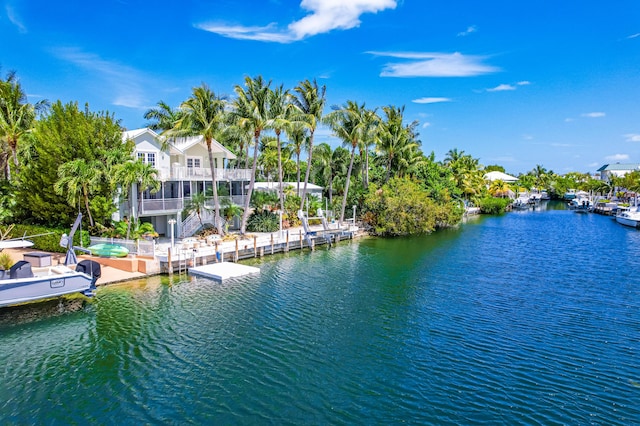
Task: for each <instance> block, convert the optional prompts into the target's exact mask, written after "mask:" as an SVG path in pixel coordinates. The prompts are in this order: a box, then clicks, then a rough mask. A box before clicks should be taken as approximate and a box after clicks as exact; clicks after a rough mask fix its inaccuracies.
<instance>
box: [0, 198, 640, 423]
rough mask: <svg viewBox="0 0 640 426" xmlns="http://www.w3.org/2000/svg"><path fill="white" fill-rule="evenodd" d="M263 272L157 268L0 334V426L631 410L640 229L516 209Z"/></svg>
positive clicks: (555, 418) (637, 345)
mask: <svg viewBox="0 0 640 426" xmlns="http://www.w3.org/2000/svg"><path fill="white" fill-rule="evenodd" d="M603 241H606V244H603V243H602V242H603ZM252 263H253V264H255V265H257V266H259V267H260V268H261V271H262V273H261V276H260V278H259V279H256V278H254V277H251V278H246V279H240V280H235V281H231V282H228V283H224V284H220V283H215V282H212V281H209V280H205V279H196V278H192V277H187V276H176V277H174V278H173V279H172V280H169V278H167V277H161V278H159V277H156V278H152V279H149V280H142V281H137V282H133V283H129V284H125V285H121V286H111V287H107V288H104V289H100V291H99V293H98V297H97V300H96V303H94V304H93V306H92V307H90V308H89V309H87V310H85V311H83V312H78V313H74V314H71V315H67V316H62V317H56V318H51V319H44V320H42V321H40V322H37V323H33V324H26V325H17V326H15V327H8V328H5V329H2V330H0V344H1V345H2V347H3V348H10V350H3V351H0V365H2V370H0V371H2V373H3V377H4V379H5V380H4V381H3V382H2V383H0V401H1V402H0V413H1V414H0V420H1V421H2V422H3V423H18V424H22V423H33V422H36V423H47V424H69V423H100V424H113V423H125V424H126V423H130V424H140V423H144V424H166V423H174V424H175V423H179V424H183V423H195V424H212V423H217V424H238V423H242V424H246V423H256V424H370V423H380V424H384V423H394V424H395V423H413V424H469V423H472V424H492V425H493V424H544V425H546V424H621V425H622V424H625V425H626V424H635V423H638V422H639V421H640V408H639V407H640V368H639V367H638V364H639V363H638V361H639V360H638V356H639V355H638V354H639V353H640V342H639V341H638V338H637V336H638V335H640V309H639V308H640V286H639V284H640V279H639V278H637V271H638V270H639V267H640V232H637V231H635V230H630V229H626V228H622V227H619V226H617V224H615V223H614V222H613V221H611V220H610V219H608V218H605V217H599V216H592V215H575V214H573V213H572V212H568V211H562V210H549V211H544V212H539V211H537V212H519V213H515V214H509V215H505V216H502V217H495V218H481V219H479V220H477V221H474V222H470V223H469V224H467V225H465V226H462V227H461V228H460V229H456V230H448V231H443V232H438V233H436V234H433V235H431V236H428V237H421V238H412V239H402V240H400V239H399V240H377V239H367V240H362V241H359V242H345V243H341V244H339V245H338V246H337V247H334V248H332V249H330V250H326V249H318V250H316V251H315V252H313V253H310V252H302V253H301V252H291V253H288V254H283V255H277V256H274V257H272V258H265V259H256V260H255V261H252ZM23 342H25V343H23ZM62 404H64V405H62ZM63 406H64V409H61V408H60V407H63Z"/></svg>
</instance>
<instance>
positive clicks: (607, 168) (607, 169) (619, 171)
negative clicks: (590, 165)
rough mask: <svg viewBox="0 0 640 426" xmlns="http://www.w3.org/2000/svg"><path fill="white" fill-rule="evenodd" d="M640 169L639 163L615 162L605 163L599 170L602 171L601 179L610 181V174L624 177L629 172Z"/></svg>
mask: <svg viewBox="0 0 640 426" xmlns="http://www.w3.org/2000/svg"><path fill="white" fill-rule="evenodd" d="M637 170H640V164H639V163H626V164H623V163H615V164H605V165H604V166H602V167H600V168H599V169H598V170H597V171H598V172H599V173H600V179H601V180H603V181H609V177H610V176H616V177H622V176H624V175H626V174H627V173H631V172H633V171H637Z"/></svg>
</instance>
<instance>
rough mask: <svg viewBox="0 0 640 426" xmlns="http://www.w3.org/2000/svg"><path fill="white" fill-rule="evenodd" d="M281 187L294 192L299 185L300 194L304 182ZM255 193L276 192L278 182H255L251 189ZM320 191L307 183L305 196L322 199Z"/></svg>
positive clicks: (315, 186)
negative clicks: (291, 189)
mask: <svg viewBox="0 0 640 426" xmlns="http://www.w3.org/2000/svg"><path fill="white" fill-rule="evenodd" d="M282 185H283V187H284V188H285V189H286V188H287V187H289V188H293V190H294V192H295V190H296V189H297V188H298V185H300V193H302V188H303V187H304V182H300V183H299V184H297V183H296V182H282ZM248 187H249V186H248V185H247V189H248ZM253 188H254V189H255V190H256V191H270V192H278V188H279V185H278V182H256V183H255V184H254V187H253ZM322 190H323V188H322V187H321V186H318V185H314V184H313V183H308V182H307V194H310V195H315V196H316V197H318V198H322Z"/></svg>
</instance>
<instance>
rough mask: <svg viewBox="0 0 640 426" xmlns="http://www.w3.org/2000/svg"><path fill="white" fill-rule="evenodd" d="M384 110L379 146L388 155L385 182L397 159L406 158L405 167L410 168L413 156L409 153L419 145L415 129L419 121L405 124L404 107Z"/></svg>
mask: <svg viewBox="0 0 640 426" xmlns="http://www.w3.org/2000/svg"><path fill="white" fill-rule="evenodd" d="M382 111H383V112H384V115H385V117H384V120H383V121H382V123H381V124H380V128H381V129H380V132H379V137H378V146H377V148H378V151H379V152H381V153H382V154H383V155H384V156H385V157H386V169H387V173H386V177H385V182H388V181H389V178H390V177H391V172H392V170H393V168H394V167H393V166H394V161H395V160H396V159H399V160H404V161H403V162H402V163H403V164H402V165H403V166H404V168H408V166H409V165H410V163H411V162H412V160H413V156H411V155H407V154H410V151H413V150H415V149H416V148H417V147H418V145H417V143H416V142H415V140H414V135H415V130H414V129H415V127H416V126H417V125H418V123H417V122H415V121H414V122H413V123H411V124H410V125H408V126H405V125H404V124H403V120H404V107H401V108H398V107H393V106H386V107H383V108H382Z"/></svg>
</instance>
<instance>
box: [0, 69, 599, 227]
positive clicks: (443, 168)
mask: <svg viewBox="0 0 640 426" xmlns="http://www.w3.org/2000/svg"><path fill="white" fill-rule="evenodd" d="M325 110H328V112H325ZM144 118H145V119H147V120H148V121H149V127H151V128H152V129H154V130H156V131H158V132H159V133H160V134H161V136H162V137H163V139H164V141H165V143H169V142H170V141H172V139H175V138H179V137H186V136H201V137H202V138H203V141H204V143H205V145H206V147H207V150H208V153H209V156H208V157H209V167H210V168H211V180H212V189H213V194H212V195H213V204H214V210H215V225H216V228H217V231H218V233H220V234H223V233H224V231H225V230H224V229H223V223H224V221H223V220H222V218H221V211H220V210H221V206H220V202H219V194H218V182H217V181H216V179H217V176H218V175H217V173H216V162H215V161H214V155H213V144H214V141H218V142H220V143H222V144H223V145H224V146H225V147H226V148H228V149H229V150H231V151H233V152H234V153H235V154H236V159H235V160H233V161H232V162H231V165H232V166H235V167H238V168H244V169H250V170H251V173H250V181H249V185H248V190H247V193H246V197H245V205H244V206H243V207H244V209H243V210H242V222H241V229H240V232H241V233H245V230H246V225H247V219H248V215H249V213H250V208H249V203H250V200H251V196H252V193H253V191H254V188H255V182H256V180H261V179H262V180H271V181H276V182H277V184H278V186H277V188H278V207H279V209H280V210H281V211H285V204H287V203H286V202H285V199H286V197H285V188H284V185H283V182H284V181H285V180H295V181H296V182H297V187H296V188H295V194H296V195H297V196H298V197H299V205H298V207H299V209H303V207H304V206H305V203H306V202H307V193H308V185H309V183H311V182H313V183H317V184H319V185H321V186H323V187H324V188H325V193H326V195H327V199H328V203H329V204H330V206H331V207H330V209H332V210H334V211H336V212H339V215H338V214H337V215H336V219H338V220H339V221H340V222H342V221H344V219H345V214H346V208H347V206H351V205H352V204H353V205H356V204H361V203H362V201H363V199H364V196H365V193H366V192H367V190H368V188H369V184H370V183H375V184H376V185H378V186H379V185H384V184H386V183H387V182H389V181H390V180H391V179H392V178H396V177H400V178H402V177H408V178H411V179H414V180H416V181H418V182H419V184H420V185H421V186H422V187H423V189H425V190H426V191H427V192H428V193H429V194H430V196H431V197H433V198H434V199H435V200H440V201H447V200H451V199H452V198H453V199H456V198H458V197H459V198H464V199H468V200H476V199H480V198H482V197H486V196H489V195H493V196H505V194H508V193H509V191H510V187H509V185H506V184H504V183H501V182H498V183H494V184H493V185H491V186H489V185H488V183H487V182H486V181H485V180H484V178H483V176H484V174H485V173H486V172H487V171H490V170H492V169H496V170H501V171H504V169H503V168H502V167H500V166H488V167H484V166H482V165H481V164H480V163H479V160H478V159H476V158H473V157H472V156H471V155H468V154H466V153H465V152H464V151H458V150H457V149H452V150H450V151H449V152H447V154H446V157H445V159H444V161H442V162H436V161H435V160H434V154H433V153H431V155H430V156H425V155H424V154H423V153H422V151H421V148H420V146H421V141H420V140H419V139H418V137H419V134H418V132H417V128H418V122H417V121H414V122H411V123H406V122H405V117H404V107H396V106H392V105H389V106H384V107H381V108H367V107H366V106H365V104H364V103H359V102H357V101H354V100H348V101H346V102H345V103H344V104H342V105H334V106H331V107H330V108H327V105H326V87H325V86H320V85H318V83H317V82H316V81H315V80H313V81H310V80H304V81H301V82H300V83H298V85H296V86H295V87H293V88H292V89H287V88H285V87H284V86H283V85H274V84H272V82H271V81H267V80H265V79H263V78H262V77H261V76H256V77H253V78H252V77H245V79H244V82H243V84H241V85H236V86H235V87H234V93H233V96H231V97H223V96H220V95H218V94H216V93H214V91H213V90H211V89H210V88H209V86H208V85H207V84H205V83H202V84H201V85H200V86H198V87H194V88H193V89H192V93H191V95H190V96H189V98H187V99H186V100H185V101H184V102H182V103H181V104H180V105H179V106H178V107H177V108H172V107H171V106H170V105H168V104H167V103H166V102H163V101H159V102H158V103H157V106H156V107H155V108H152V109H149V110H148V111H147V112H146V113H145V114H144ZM56 122H64V126H60V125H56V124H55V123H56ZM321 126H325V128H329V129H330V130H331V132H332V134H333V136H334V137H336V138H338V139H339V140H340V141H341V142H342V144H341V145H342V146H338V147H336V148H335V149H332V148H331V146H330V145H328V144H327V143H321V144H319V145H317V146H316V144H315V143H314V139H315V136H316V132H317V131H318V129H319V128H320V127H321ZM121 131H122V129H121V128H120V125H119V122H118V121H117V120H115V119H114V117H113V116H110V115H109V114H108V113H106V114H104V113H103V114H94V113H90V112H89V110H88V106H86V107H85V111H84V112H82V111H80V110H79V109H78V108H77V104H74V103H70V104H68V105H62V104H61V103H60V101H58V102H57V103H55V104H54V105H53V106H52V105H50V104H49V103H48V102H47V101H40V102H37V103H35V104H30V103H28V102H27V99H26V94H25V92H24V90H23V89H22V87H21V85H20V83H19V81H18V79H17V78H16V75H15V73H14V72H10V73H8V74H7V75H6V78H5V79H4V80H2V79H0V170H1V172H0V173H2V174H3V177H4V180H3V182H11V183H13V184H17V186H16V185H13V186H15V187H16V188H17V189H16V190H15V192H16V193H17V194H18V195H17V196H16V198H20V205H21V206H22V208H23V209H24V212H22V213H24V214H23V216H26V215H27V213H28V212H31V213H30V214H32V215H34V216H37V215H38V214H43V213H42V210H43V209H42V208H41V206H43V205H52V203H53V204H55V203H56V200H55V198H54V197H55V196H57V197H60V196H63V197H64V198H65V199H66V203H67V206H66V207H64V206H63V207H62V208H61V210H65V209H66V210H65V211H66V213H64V214H63V213H60V214H59V216H57V217H55V219H54V222H55V223H56V224H57V223H64V221H65V220H67V216H68V215H69V211H71V209H73V208H78V209H80V208H81V207H82V208H83V209H84V210H86V212H87V213H88V219H89V221H90V222H91V223H93V222H94V217H93V216H92V211H93V212H95V211H96V210H100V214H99V215H98V216H99V218H107V217H108V216H109V214H108V213H109V212H108V211H109V209H110V208H113V207H110V206H109V203H111V204H112V202H110V201H109V200H113V197H114V194H116V193H118V192H119V193H120V195H121V196H122V197H127V196H131V195H132V193H133V191H134V189H135V190H136V191H137V192H138V200H140V199H141V196H140V194H141V193H142V192H144V191H146V190H151V191H157V190H158V188H159V184H158V181H157V177H158V176H157V171H156V170H154V169H153V167H151V166H150V165H149V164H144V163H143V162H141V161H140V160H138V159H134V158H132V156H131V150H132V147H131V146H128V145H127V144H123V143H122V140H121V136H120V133H121ZM61 132H66V133H65V134H63V133H61ZM58 145H59V146H58ZM60 146H64V147H65V148H60ZM251 150H253V151H252V152H251ZM304 153H306V162H305V161H303V160H302V156H303V154H304ZM48 157H53V159H52V158H48ZM21 162H24V169H25V170H27V171H28V173H27V172H25V173H20V169H21V168H22V165H21ZM16 171H17V172H18V177H16V178H14V176H13V175H14V174H15V172H16ZM38 175H41V176H38ZM576 179H577V178H576ZM576 179H574V178H573V177H572V176H568V175H566V176H563V177H560V176H558V175H556V174H554V173H553V172H552V171H547V170H546V169H544V168H543V167H542V166H539V165H538V166H536V168H534V169H533V170H532V171H530V172H529V173H526V174H523V175H520V180H519V182H518V185H520V186H521V187H525V188H530V187H532V186H535V187H537V188H550V187H553V186H556V187H557V188H558V191H560V189H559V188H562V187H563V186H567V185H576V184H575V182H577V181H576ZM587 181H588V179H587ZM587 181H585V182H587ZM36 185H39V187H38V189H36V190H34V188H35V187H36ZM584 185H587V184H586V183H584ZM5 186H6V185H5ZM10 186H11V185H10ZM13 186H11V187H12V188H13ZM118 188H119V189H118ZM39 191H40V192H44V194H42V193H38V192H39ZM1 195H3V197H0V198H2V199H0V208H2V206H3V205H5V204H6V203H5V201H4V199H6V197H4V195H5V194H1ZM96 195H99V196H102V197H103V198H104V200H105V201H104V202H103V203H102V204H100V205H99V203H97V202H96V201H95V199H96ZM334 195H338V196H340V198H341V199H340V201H338V199H336V200H334ZM47 203H48V204H47ZM133 204H134V203H133V202H131V201H130V203H129V207H130V209H131V211H130V214H131V218H132V219H133V220H135V218H136V211H135V206H134V205H133ZM288 204H289V205H290V203H288ZM138 207H139V206H138ZM288 208H291V207H288ZM225 210H226V209H225ZM0 213H2V212H0ZM4 216H5V215H4V214H0V217H4ZM17 216H20V214H18V215H17ZM33 220H34V221H36V222H45V221H47V216H46V215H42V216H37V217H34V218H33ZM49 220H51V219H50V218H49Z"/></svg>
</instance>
